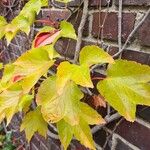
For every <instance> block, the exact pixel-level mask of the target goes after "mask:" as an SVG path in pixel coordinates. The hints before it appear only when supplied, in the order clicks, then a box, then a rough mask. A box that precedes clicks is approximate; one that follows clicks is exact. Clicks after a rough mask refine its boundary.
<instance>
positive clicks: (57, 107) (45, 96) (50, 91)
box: [36, 77, 66, 123]
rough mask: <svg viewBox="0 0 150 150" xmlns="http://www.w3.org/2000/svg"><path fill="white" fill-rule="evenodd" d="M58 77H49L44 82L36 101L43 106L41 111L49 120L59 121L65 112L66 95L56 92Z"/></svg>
mask: <svg viewBox="0 0 150 150" xmlns="http://www.w3.org/2000/svg"><path fill="white" fill-rule="evenodd" d="M55 83H56V77H49V78H47V79H46V80H45V81H44V82H42V84H41V86H40V88H39V90H38V94H37V99H36V102H37V104H38V106H41V112H42V114H43V117H44V119H45V120H46V121H47V122H52V123H54V122H58V121H59V120H61V119H62V118H63V116H64V113H65V102H64V101H65V99H66V97H65V96H66V95H64V96H59V95H57V93H56V84H55Z"/></svg>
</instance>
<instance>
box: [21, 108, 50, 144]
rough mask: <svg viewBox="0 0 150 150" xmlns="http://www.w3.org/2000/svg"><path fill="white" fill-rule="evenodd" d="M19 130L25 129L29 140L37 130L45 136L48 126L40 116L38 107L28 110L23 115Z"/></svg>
mask: <svg viewBox="0 0 150 150" xmlns="http://www.w3.org/2000/svg"><path fill="white" fill-rule="evenodd" d="M20 130H21V131H23V130H24V131H25V133H26V137H27V139H28V141H30V140H31V138H32V136H33V135H34V133H35V132H39V133H40V134H41V135H42V136H44V137H46V134H47V130H48V128H47V123H46V122H45V121H44V119H43V117H42V114H41V111H40V107H38V108H36V109H35V110H34V111H31V112H29V113H28V114H27V115H26V116H25V117H24V119H23V122H22V124H21V128H20Z"/></svg>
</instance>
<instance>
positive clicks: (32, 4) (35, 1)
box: [21, 0, 42, 14]
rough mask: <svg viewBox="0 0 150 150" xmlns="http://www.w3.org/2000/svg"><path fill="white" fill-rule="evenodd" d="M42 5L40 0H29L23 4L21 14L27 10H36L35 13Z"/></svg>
mask: <svg viewBox="0 0 150 150" xmlns="http://www.w3.org/2000/svg"><path fill="white" fill-rule="evenodd" d="M41 7H42V0H29V2H28V3H26V5H25V6H24V8H23V10H22V11H21V14H26V13H28V12H36V13H37V14H38V13H39V12H40V10H41Z"/></svg>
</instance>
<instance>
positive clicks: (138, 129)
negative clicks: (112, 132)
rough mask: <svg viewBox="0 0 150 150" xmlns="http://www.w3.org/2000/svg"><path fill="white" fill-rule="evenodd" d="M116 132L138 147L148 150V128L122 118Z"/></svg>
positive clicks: (149, 131)
mask: <svg viewBox="0 0 150 150" xmlns="http://www.w3.org/2000/svg"><path fill="white" fill-rule="evenodd" d="M116 132H117V133H118V134H119V135H120V136H121V137H123V138H124V139H125V140H127V141H129V142H130V143H131V144H134V145H135V146H137V147H138V148H139V149H143V150H149V147H150V142H149V141H150V130H149V128H147V127H145V126H143V125H141V124H139V123H137V122H134V123H131V122H127V121H125V120H123V121H122V122H121V123H120V125H119V126H118V127H117V130H116Z"/></svg>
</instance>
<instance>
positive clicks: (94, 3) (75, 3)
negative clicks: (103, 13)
mask: <svg viewBox="0 0 150 150" xmlns="http://www.w3.org/2000/svg"><path fill="white" fill-rule="evenodd" d="M100 1H101V2H100ZM111 1H112V0H110V4H111ZM54 2H55V3H56V4H57V5H60V6H64V4H63V3H59V2H56V1H54ZM81 2H82V0H74V1H72V2H70V3H69V4H68V6H70V7H77V6H79V5H80V4H81ZM89 3H90V6H99V5H100V3H101V5H102V6H106V5H107V0H89Z"/></svg>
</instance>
